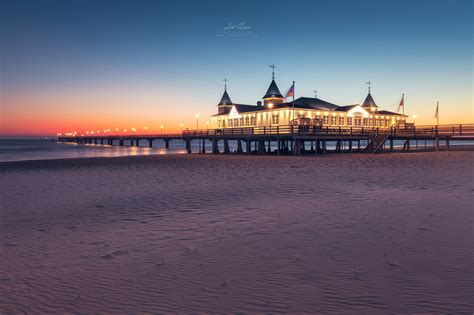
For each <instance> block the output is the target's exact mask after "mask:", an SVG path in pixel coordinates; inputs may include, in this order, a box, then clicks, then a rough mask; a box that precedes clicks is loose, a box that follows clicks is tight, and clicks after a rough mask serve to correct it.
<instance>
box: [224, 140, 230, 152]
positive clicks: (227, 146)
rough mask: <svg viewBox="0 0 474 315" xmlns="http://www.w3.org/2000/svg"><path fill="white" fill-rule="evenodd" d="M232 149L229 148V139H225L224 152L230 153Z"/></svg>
mask: <svg viewBox="0 0 474 315" xmlns="http://www.w3.org/2000/svg"><path fill="white" fill-rule="evenodd" d="M229 153H230V149H229V140H227V139H224V154H229Z"/></svg>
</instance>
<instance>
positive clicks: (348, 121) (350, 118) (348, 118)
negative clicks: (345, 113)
mask: <svg viewBox="0 0 474 315" xmlns="http://www.w3.org/2000/svg"><path fill="white" fill-rule="evenodd" d="M347 125H348V126H352V117H347Z"/></svg>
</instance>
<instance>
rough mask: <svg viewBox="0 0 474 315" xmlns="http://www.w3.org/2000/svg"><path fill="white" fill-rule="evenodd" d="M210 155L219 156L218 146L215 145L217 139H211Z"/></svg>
mask: <svg viewBox="0 0 474 315" xmlns="http://www.w3.org/2000/svg"><path fill="white" fill-rule="evenodd" d="M212 153H213V154H219V146H218V145H217V139H212Z"/></svg>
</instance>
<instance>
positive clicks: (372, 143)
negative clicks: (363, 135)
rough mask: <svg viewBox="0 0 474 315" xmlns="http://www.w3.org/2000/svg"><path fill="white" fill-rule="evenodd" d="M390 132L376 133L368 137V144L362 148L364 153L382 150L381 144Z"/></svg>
mask: <svg viewBox="0 0 474 315" xmlns="http://www.w3.org/2000/svg"><path fill="white" fill-rule="evenodd" d="M389 136H390V134H388V133H377V134H374V135H373V136H372V137H371V138H370V139H369V144H367V146H366V147H365V149H364V151H363V152H364V153H377V152H380V151H382V149H383V144H384V143H385V141H387V139H388V137H389Z"/></svg>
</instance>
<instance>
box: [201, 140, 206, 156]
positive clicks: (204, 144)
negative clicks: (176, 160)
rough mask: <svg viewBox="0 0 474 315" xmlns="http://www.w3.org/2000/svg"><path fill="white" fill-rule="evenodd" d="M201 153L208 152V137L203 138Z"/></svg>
mask: <svg viewBox="0 0 474 315" xmlns="http://www.w3.org/2000/svg"><path fill="white" fill-rule="evenodd" d="M201 153H202V154H204V153H206V139H202V147H201Z"/></svg>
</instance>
